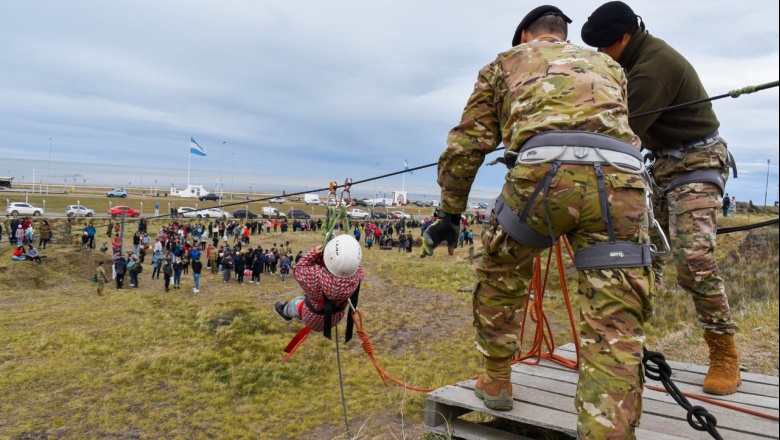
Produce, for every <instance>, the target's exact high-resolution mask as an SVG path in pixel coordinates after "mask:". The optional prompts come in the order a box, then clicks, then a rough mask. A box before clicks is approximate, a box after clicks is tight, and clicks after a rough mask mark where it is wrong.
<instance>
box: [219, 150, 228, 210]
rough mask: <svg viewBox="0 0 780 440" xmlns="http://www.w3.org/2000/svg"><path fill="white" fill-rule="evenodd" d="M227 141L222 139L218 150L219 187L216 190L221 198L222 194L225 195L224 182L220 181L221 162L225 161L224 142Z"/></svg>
mask: <svg viewBox="0 0 780 440" xmlns="http://www.w3.org/2000/svg"><path fill="white" fill-rule="evenodd" d="M226 143H227V141H222V149H221V150H220V153H219V154H220V155H219V188H218V189H217V192H219V196H220V197H219V198H220V199H221V198H222V196H224V195H225V189H224V188H225V184H224V183H222V182H223V180H222V164H223V163H224V162H225V144H226Z"/></svg>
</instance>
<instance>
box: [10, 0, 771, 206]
mask: <svg viewBox="0 0 780 440" xmlns="http://www.w3.org/2000/svg"><path fill="white" fill-rule="evenodd" d="M601 3H602V2H601V1H579V2H559V3H557V6H559V7H561V8H562V9H563V10H564V12H566V14H567V15H569V16H570V17H571V18H572V19H573V20H574V23H572V25H571V27H570V39H571V40H572V42H574V43H576V44H581V40H580V38H579V34H580V28H581V26H582V24H583V22H584V21H585V20H586V19H587V17H588V15H589V14H590V13H591V12H592V11H593V10H594V9H595V8H596V7H598V6H599V5H600V4H601ZM628 3H629V4H630V5H631V6H632V8H633V9H634V10H635V12H636V13H637V14H639V15H640V16H642V17H643V19H644V21H645V23H646V25H647V28H648V29H649V30H650V32H651V33H652V34H654V35H656V36H658V37H660V38H662V39H664V40H666V41H667V42H668V43H670V44H671V45H672V46H674V47H675V48H676V49H677V50H678V51H680V52H681V53H682V54H683V55H685V56H686V57H687V58H688V59H689V60H690V61H691V62H692V63H693V65H694V66H695V67H696V69H697V70H698V72H699V74H700V76H701V78H702V80H703V82H704V85H705V87H706V88H707V90H708V92H709V93H710V94H711V95H716V94H721V93H724V92H727V91H728V90H731V89H735V88H740V87H743V86H746V85H751V84H759V83H765V82H769V81H774V80H777V79H778V77H779V74H778V70H779V69H778V65H779V64H780V63H779V59H778V3H777V2H765V1H757V0H751V1H741V2H733V1H720V0H718V1H707V2H703V1H702V2H699V1H688V2H681V1H652V2H651V1H634V2H628ZM539 4H541V3H539ZM535 6H537V4H536V3H527V2H513V3H510V2H503V1H501V2H500V1H480V2H473V1H430V2H420V1H394V2H381V3H380V2H364V1H336V2H317V1H297V2H260V1H197V0H196V1H186V2H185V1H167V2H152V1H132V2H131V1H112V2H95V1H68V2H61V1H34V2H7V3H5V4H4V5H3V14H2V19H0V24H1V25H0V53H3V68H2V69H0V174H5V170H9V169H14V174H16V175H17V179H18V178H20V176H21V175H25V178H26V179H27V180H29V179H30V178H31V170H30V171H29V172H27V173H20V172H18V171H16V170H15V169H16V166H17V165H20V164H21V162H18V161H16V162H15V161H14V159H29V160H32V161H35V163H36V164H37V165H36V170H38V171H37V172H38V173H40V174H37V176H36V180H39V181H40V180H41V179H46V178H47V177H46V171H45V168H46V163H47V161H48V155H49V138H51V139H52V142H51V144H52V153H51V157H52V160H56V161H64V162H73V163H91V164H102V165H104V166H105V172H104V173H103V174H100V171H101V168H100V167H97V168H96V167H89V172H88V173H87V172H85V173H80V174H85V176H84V177H85V178H87V179H90V180H91V181H99V180H104V179H111V178H113V177H114V176H117V179H118V181H117V185H120V184H124V183H126V180H127V179H125V178H124V176H121V174H122V167H123V165H127V166H133V167H142V166H144V165H148V166H150V167H153V168H150V169H149V174H148V176H143V178H144V179H145V180H147V181H151V180H154V179H157V180H159V181H164V180H168V179H169V176H168V174H169V173H168V172H166V169H173V170H176V173H175V175H176V176H179V177H178V179H179V180H178V181H176V182H174V183H176V184H177V185H182V184H183V183H184V180H186V167H187V159H188V157H187V154H188V151H189V145H188V144H189V139H190V137H194V138H195V139H196V140H197V141H198V143H199V144H200V145H201V146H202V147H203V148H204V149H205V150H206V152H207V154H208V156H207V157H205V158H201V157H193V158H192V168H193V170H194V172H193V179H192V180H193V182H194V183H197V181H196V176H197V178H200V179H201V180H206V181H208V182H211V181H213V180H214V179H215V176H218V175H219V170H220V168H222V169H223V181H226V182H227V183H228V184H229V183H230V181H229V180H228V179H229V178H230V177H228V176H229V174H230V173H231V172H233V170H235V172H236V173H240V174H236V176H235V177H234V181H233V183H234V184H238V185H243V186H244V187H246V186H247V185H248V184H250V183H253V184H254V185H255V188H257V186H260V185H263V184H265V182H266V178H265V177H262V176H261V175H263V176H269V175H270V176H290V177H296V176H300V177H304V176H305V177H306V178H307V179H312V180H313V181H322V184H321V186H326V185H327V182H328V181H329V180H338V181H343V179H344V178H345V177H347V176H349V177H352V178H354V179H355V180H358V179H363V178H366V177H369V176H371V175H374V174H384V173H388V172H392V171H396V170H401V169H403V164H404V159H406V160H407V161H408V163H409V165H410V166H412V167H414V166H419V165H423V164H428V163H432V162H435V161H436V160H437V159H438V156H439V154H440V153H441V151H442V149H443V148H444V145H445V139H446V135H447V132H448V131H449V129H450V128H451V127H452V126H454V125H455V124H456V123H457V122H458V120H459V118H460V113H461V111H462V109H463V106H464V104H465V102H466V99H467V98H468V96H469V94H470V92H471V89H472V87H473V85H474V82H475V79H476V74H477V71H478V70H479V68H481V67H482V66H483V65H485V64H487V63H488V62H490V61H491V60H492V59H493V58H494V57H495V55H496V54H497V53H499V52H502V51H504V50H506V49H508V48H509V46H510V41H511V38H512V34H513V33H514V29H515V27H516V26H517V23H518V22H519V21H520V19H522V17H523V16H524V15H525V14H526V13H527V12H528V10H530V9H531V8H532V7H535ZM714 106H715V111H716V113H717V114H718V117H719V119H720V121H721V125H722V127H721V133H722V135H723V136H724V137H725V138H726V139H727V141H728V142H729V147H730V149H731V150H732V151H733V153H734V155H735V156H736V158H737V161H738V164H739V171H740V177H739V179H736V180H732V181H730V182H729V184H728V187H727V190H728V191H729V192H731V193H733V194H736V195H737V198H738V199H741V200H747V199H748V198H751V199H753V200H754V201H755V202H763V198H764V189H765V182H766V174H767V162H766V161H767V159H770V160H771V163H770V166H769V171H770V177H769V187H770V189H769V200H770V201H771V200H772V199H774V198H775V197H776V194H777V182H778V119H780V115H778V91H777V89H774V90H771V91H765V92H760V93H758V94H754V95H747V96H743V97H741V98H739V99H731V98H728V99H724V100H720V101H718V102H716V103H715V104H714ZM222 142H226V143H225V146H224V151H223V149H222ZM6 162H8V163H6ZM6 165H7V166H6ZM55 171H56V170H52V171H51V172H49V175H50V176H49V178H50V179H51V180H52V182H54V181H55V179H54V177H52V176H53V175H55V174H63V173H58V172H55ZM129 171H130V169H128V172H129ZM90 173H91V174H90ZM134 173H135V171H134ZM504 174H505V171H504V170H503V169H500V168H499V167H492V168H485V169H482V170H481V171H480V175H479V176H478V179H477V182H476V183H475V188H476V189H477V190H478V191H479V193H480V194H478V196H480V197H482V196H484V197H487V196H488V195H490V194H491V193H495V192H497V191H498V188H500V186H501V184H502V183H503V176H504ZM182 175H183V176H185V177H184V178H181V177H180V176H182ZM120 176H121V177H120ZM206 176H208V177H206ZM253 176H256V177H253ZM235 178H239V182H236V181H235ZM217 179H218V177H217ZM271 180H272V181H273V180H274V179H273V177H271ZM277 180H278V179H277ZM168 183H171V182H168ZM400 184H401V179H400V178H394V180H391V181H390V182H384V183H383V184H380V185H379V186H380V187H391V188H390V189H392V188H396V187H397V188H400ZM405 184H406V185H407V186H412V187H415V188H417V189H418V190H420V191H427V190H431V191H435V188H436V187H435V173H434V171H433V169H428V170H424V171H418V172H415V173H414V174H413V175H410V176H407V177H406V179H405ZM366 185H371V184H366ZM415 185H416V186H415ZM360 189H362V190H364V191H368V192H370V191H371V190H372V188H360Z"/></svg>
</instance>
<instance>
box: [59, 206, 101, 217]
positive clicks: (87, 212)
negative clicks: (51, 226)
mask: <svg viewBox="0 0 780 440" xmlns="http://www.w3.org/2000/svg"><path fill="white" fill-rule="evenodd" d="M65 214H67V216H68V217H92V216H93V215H95V210H94V209H89V208H87V207H86V206H81V205H68V206H67V207H66V208H65Z"/></svg>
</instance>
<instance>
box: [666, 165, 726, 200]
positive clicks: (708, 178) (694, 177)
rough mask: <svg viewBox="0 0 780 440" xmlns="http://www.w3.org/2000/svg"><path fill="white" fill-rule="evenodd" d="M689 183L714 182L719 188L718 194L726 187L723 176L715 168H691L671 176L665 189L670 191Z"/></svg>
mask: <svg viewBox="0 0 780 440" xmlns="http://www.w3.org/2000/svg"><path fill="white" fill-rule="evenodd" d="M689 183H714V184H715V186H717V187H718V188H719V189H720V194H721V195H723V192H724V190H725V188H726V182H724V181H723V177H721V175H720V171H718V170H715V169H709V170H693V171H689V172H687V173H685V174H680V175H679V176H677V177H674V178H672V180H670V181H669V184H668V185H666V188H665V191H666V192H668V191H671V190H673V189H675V188H677V187H678V186H682V185H687V184H689Z"/></svg>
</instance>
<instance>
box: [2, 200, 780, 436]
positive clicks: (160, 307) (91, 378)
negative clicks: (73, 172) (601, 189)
mask: <svg viewBox="0 0 780 440" xmlns="http://www.w3.org/2000/svg"><path fill="white" fill-rule="evenodd" d="M131 200H132V199H131ZM145 209H146V207H145ZM774 217H776V215H775V216H774ZM769 218H773V216H771V215H763V216H758V215H753V216H752V217H751V218H750V220H748V218H747V217H746V216H742V215H739V216H737V218H736V219H734V220H731V219H726V220H725V222H724V224H726V225H728V226H731V225H736V224H745V223H748V222H754V221H760V220H765V219H769ZM150 229H151V230H152V231H156V224H155V223H153V224H152V226H151V228H150ZM99 231H100V233H101V235H102V232H103V231H102V230H101V229H99ZM477 231H478V228H475V232H477ZM416 234H417V233H416ZM101 238H102V237H101ZM320 240H321V237H320V236H319V235H318V234H316V233H287V234H276V235H273V234H272V235H261V236H253V237H252V245H257V244H261V245H262V246H263V247H268V246H272V245H273V244H274V243H280V242H282V241H290V243H291V246H292V248H293V250H294V251H295V252H297V251H298V250H303V251H306V250H308V249H309V248H311V247H312V246H314V245H316V244H318V243H319V242H320ZM6 243H7V242H4V243H3V244H2V245H0V304H1V306H0V438H79V439H81V438H117V439H136V438H139V439H140V438H143V439H145V438H188V439H189V438H204V439H205V438H231V439H232V438H247V439H250V438H252V439H255V438H263V439H265V438H267V439H285V438H287V439H312V438H315V439H333V438H345V436H344V431H345V427H344V422H343V414H342V407H341V397H340V391H339V381H338V365H337V362H336V352H335V343H334V342H333V341H329V340H326V339H325V338H323V337H321V336H318V335H312V336H310V337H309V340H308V341H307V342H306V343H305V344H304V345H303V346H302V347H301V348H300V349H299V351H298V352H297V353H296V354H295V355H294V356H293V357H292V359H290V361H289V362H287V363H282V357H283V355H284V353H283V352H282V348H283V347H284V346H285V345H286V344H287V342H288V341H289V340H290V339H291V338H292V337H293V336H294V335H295V333H296V332H297V331H298V330H299V329H300V325H299V324H295V323H293V324H285V323H284V322H282V321H281V320H280V319H279V318H278V317H277V316H276V315H275V314H274V312H273V310H272V308H271V305H272V304H273V302H274V301H277V300H287V299H290V298H292V297H294V296H296V295H297V294H298V293H299V292H300V288H299V287H298V286H297V283H296V282H295V281H294V280H292V279H290V280H289V281H287V282H286V283H283V282H281V281H280V279H279V277H275V276H269V275H265V274H264V275H263V277H262V279H261V283H260V284H259V285H257V284H244V285H237V284H235V283H231V284H224V283H222V281H221V277H217V276H216V275H211V274H210V273H205V274H204V277H203V279H202V287H201V293H199V294H193V293H192V285H193V284H192V277H191V275H183V278H182V280H183V281H182V289H181V290H171V292H170V293H167V294H166V293H164V291H163V286H162V279H160V280H151V279H150V277H151V272H152V271H151V266H149V265H147V266H146V267H145V270H144V272H143V274H141V276H140V277H141V287H140V289H126V290H122V291H117V290H115V289H114V288H113V287H112V286H111V285H110V284H109V285H107V288H106V290H107V293H108V295H107V296H106V297H98V296H97V295H96V293H95V292H96V291H95V284H94V283H92V282H91V281H89V278H90V277H91V276H92V275H93V273H94V269H95V267H96V265H97V262H98V261H99V260H104V261H108V260H109V257H108V256H107V255H104V254H101V253H100V252H97V251H88V250H82V249H80V247H71V246H65V245H55V246H52V247H50V248H48V249H46V250H45V251H43V254H44V255H46V256H47V258H46V260H45V262H44V263H43V264H40V265H38V264H34V263H29V262H12V261H10V258H9V256H10V250H9V246H8V245H7V244H6ZM477 247H479V246H477ZM415 250H417V249H415ZM717 259H718V261H719V263H720V265H721V269H722V273H723V274H724V276H725V277H726V279H727V291H728V294H729V297H730V301H731V304H732V306H733V309H734V317H735V319H736V321H737V323H738V324H739V325H740V329H741V330H740V333H739V334H738V336H737V343H738V345H739V347H740V350H741V354H742V363H743V364H744V365H745V367H746V368H747V370H748V371H751V372H756V373H762V374H769V375H775V376H777V375H778V230H777V228H776V227H774V228H763V229H760V230H756V231H753V232H739V233H735V234H729V235H723V236H720V237H719V248H718V251H717ZM147 263H148V261H147ZM363 265H364V268H365V272H366V279H365V280H364V283H363V286H362V288H361V296H360V308H361V310H362V311H363V315H364V319H365V330H366V331H367V333H368V334H369V336H370V337H371V340H372V342H373V345H374V350H375V352H376V357H377V359H378V360H379V362H380V363H381V365H382V367H383V368H384V369H385V370H386V371H388V372H389V373H390V374H392V375H394V376H395V377H397V378H398V379H401V380H403V381H406V382H408V383H410V384H412V385H415V386H421V387H431V388H434V387H440V386H443V385H446V384H451V383H455V382H457V381H460V380H463V379H467V378H470V377H472V376H473V375H475V374H476V373H478V372H479V370H480V363H481V357H480V356H478V354H477V352H476V351H475V350H474V349H473V347H472V328H471V310H470V309H471V304H470V303H471V298H470V293H469V292H466V291H463V290H464V289H461V288H462V287H465V286H470V285H471V284H472V283H473V276H474V275H473V266H472V264H471V262H470V260H469V258H468V249H467V248H459V249H457V251H456V254H455V256H454V257H449V256H446V252H442V251H441V250H439V251H437V252H436V254H435V255H434V256H433V257H432V258H430V259H425V260H420V259H419V258H417V255H416V253H414V254H406V253H399V252H397V250H392V251H383V250H379V249H378V248H376V247H375V248H373V249H371V250H366V251H365V252H364V260H363ZM567 274H568V277H569V278H570V279H573V276H574V272H573V270H572V269H571V267H568V268H567ZM673 277H674V274H673V269H672V268H670V270H669V271H668V272H667V277H666V286H665V289H664V291H663V292H662V293H661V294H660V295H659V300H658V301H657V305H656V317H655V318H654V320H653V321H652V323H651V324H650V325H649V326H648V344H649V346H650V348H651V349H655V350H660V351H662V352H664V354H665V355H666V356H667V358H670V359H673V360H684V361H686V362H694V363H698V364H706V362H707V361H706V347H705V345H704V342H703V340H702V338H701V331H700V330H699V329H698V325H697V324H696V322H695V314H694V312H693V306H692V302H691V301H690V299H689V298H688V296H687V294H685V293H684V292H682V291H681V290H680V289H679V288H676V287H675V284H674V282H673ZM559 286H560V283H559V282H557V280H554V279H553V280H552V281H551V284H550V285H549V286H548V291H549V294H550V295H549V296H548V299H547V300H546V303H545V304H546V309H547V313H548V315H549V318H550V320H551V321H552V326H553V331H554V333H555V337H556V344H557V345H561V344H564V343H566V342H570V341H571V336H570V334H569V333H570V332H569V330H568V326H569V324H568V322H567V321H566V320H565V319H564V313H565V311H564V307H563V302H562V298H561V295H560V292H559ZM570 286H574V284H572V283H570ZM574 296H575V298H576V295H574ZM575 301H576V299H575ZM339 331H342V332H343V325H342V326H341V327H340V329H339ZM340 357H341V366H342V369H343V373H344V391H345V394H346V404H347V411H348V414H349V422H350V428H351V433H352V435H353V437H354V436H356V435H357V437H358V438H362V439H385V438H387V439H400V438H408V439H415V438H418V439H419V438H422V437H423V436H424V428H423V425H422V418H423V408H424V404H425V394H424V393H419V392H412V391H405V390H404V389H403V388H400V387H397V386H394V385H392V386H390V387H388V388H385V387H384V386H383V384H382V382H381V380H380V379H379V377H378V375H377V373H376V371H375V370H374V367H373V366H372V365H371V363H370V362H369V361H368V358H367V357H366V355H365V354H364V353H363V349H362V348H361V346H360V341H359V340H357V338H355V339H353V341H351V342H350V343H348V344H346V345H345V344H344V342H343V339H342V340H341V342H340Z"/></svg>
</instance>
